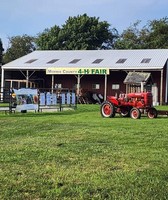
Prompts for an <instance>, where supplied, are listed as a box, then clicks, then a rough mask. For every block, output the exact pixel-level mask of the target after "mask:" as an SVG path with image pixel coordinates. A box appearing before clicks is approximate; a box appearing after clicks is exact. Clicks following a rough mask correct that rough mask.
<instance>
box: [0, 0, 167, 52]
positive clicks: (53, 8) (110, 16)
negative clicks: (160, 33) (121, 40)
mask: <svg viewBox="0 0 168 200" xmlns="http://www.w3.org/2000/svg"><path fill="white" fill-rule="evenodd" d="M84 13H86V14H87V15H88V16H89V17H99V20H100V21H107V22H108V23H109V24H110V28H116V29H117V30H118V31H119V33H121V32H122V31H123V30H125V29H127V28H128V27H129V26H130V25H132V24H133V23H135V22H137V20H140V21H141V24H140V25H141V26H142V27H143V26H144V25H146V24H147V22H148V21H150V20H155V19H156V20H158V19H161V18H164V17H168V0H0V38H1V40H2V43H3V47H4V48H5V49H7V48H8V47H9V41H8V38H9V37H12V36H18V35H19V36H22V35H24V34H27V35H29V36H37V35H38V34H39V33H41V32H43V31H44V29H46V28H51V27H53V26H54V25H58V26H60V27H61V26H62V25H63V24H65V23H66V20H67V19H68V18H69V16H71V17H73V16H77V15H83V14H84Z"/></svg>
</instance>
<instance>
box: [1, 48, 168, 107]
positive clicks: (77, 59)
mask: <svg viewBox="0 0 168 200" xmlns="http://www.w3.org/2000/svg"><path fill="white" fill-rule="evenodd" d="M129 72H143V73H145V72H146V73H148V75H149V77H151V78H150V84H148V82H145V81H146V80H144V81H143V80H142V82H144V83H145V88H146V89H147V90H152V92H153V96H154V97H155V98H154V99H155V102H154V103H156V104H158V103H160V104H164V103H168V49H144V50H69V51H34V52H32V53H30V54H28V55H26V56H23V57H21V58H19V59H16V60H14V61H12V62H10V63H7V64H5V65H3V66H2V67H1V92H2V91H3V88H4V87H7V86H10V87H15V88H16V87H18V88H20V87H39V88H54V87H58V88H59V87H62V88H77V91H78V92H79V89H80V88H83V89H84V90H87V91H93V92H95V93H100V94H102V95H103V96H104V97H105V98H106V96H107V95H118V94H119V93H120V92H123V93H126V92H128V91H129V88H128V85H127V84H126V83H125V82H124V80H125V79H126V77H127V75H128V73H129ZM135 82H136V80H135ZM131 86H132V88H134V90H135V91H136V90H137V91H138V90H139V87H137V85H136V84H135V83H134V82H133V83H130V85H129V87H131ZM134 86H135V87H134Z"/></svg>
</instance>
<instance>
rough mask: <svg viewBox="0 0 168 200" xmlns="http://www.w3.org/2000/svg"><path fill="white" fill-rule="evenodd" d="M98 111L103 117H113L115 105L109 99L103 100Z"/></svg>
mask: <svg viewBox="0 0 168 200" xmlns="http://www.w3.org/2000/svg"><path fill="white" fill-rule="evenodd" d="M100 112H101V115H102V116H103V117H106V118H107V117H114V116H115V107H114V105H113V104H112V103H110V102H109V101H104V102H103V103H102V104H101V108H100Z"/></svg>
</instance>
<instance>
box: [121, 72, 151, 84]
mask: <svg viewBox="0 0 168 200" xmlns="http://www.w3.org/2000/svg"><path fill="white" fill-rule="evenodd" d="M150 76H151V73H147V72H129V73H128V74H127V76H126V78H125V80H124V83H125V84H137V85H140V84H141V82H144V83H146V82H147V81H148V80H149V78H150Z"/></svg>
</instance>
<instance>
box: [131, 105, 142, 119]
mask: <svg viewBox="0 0 168 200" xmlns="http://www.w3.org/2000/svg"><path fill="white" fill-rule="evenodd" d="M130 116H131V118H132V119H140V118H141V111H140V110H139V109H138V108H132V109H131V111H130Z"/></svg>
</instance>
